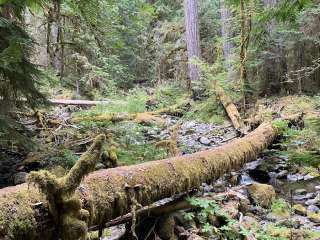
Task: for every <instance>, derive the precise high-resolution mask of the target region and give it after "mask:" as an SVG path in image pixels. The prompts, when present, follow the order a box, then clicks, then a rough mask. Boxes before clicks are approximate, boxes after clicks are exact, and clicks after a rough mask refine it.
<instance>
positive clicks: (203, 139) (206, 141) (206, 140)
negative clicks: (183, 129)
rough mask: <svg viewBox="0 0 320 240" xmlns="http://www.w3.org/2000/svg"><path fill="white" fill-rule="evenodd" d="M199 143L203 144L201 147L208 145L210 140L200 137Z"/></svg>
mask: <svg viewBox="0 0 320 240" xmlns="http://www.w3.org/2000/svg"><path fill="white" fill-rule="evenodd" d="M199 142H200V143H201V144H203V145H210V142H211V141H210V140H209V139H208V138H206V137H201V138H200V139H199Z"/></svg>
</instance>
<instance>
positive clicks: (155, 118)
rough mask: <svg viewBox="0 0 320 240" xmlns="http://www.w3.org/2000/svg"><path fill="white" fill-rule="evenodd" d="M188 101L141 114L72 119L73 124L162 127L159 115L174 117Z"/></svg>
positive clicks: (112, 114) (113, 114)
mask: <svg viewBox="0 0 320 240" xmlns="http://www.w3.org/2000/svg"><path fill="white" fill-rule="evenodd" d="M189 103H190V101H183V102H182V103H180V104H176V105H173V106H170V107H166V108H161V109H158V110H155V111H150V112H143V113H109V114H102V115H97V116H79V117H75V118H73V119H72V121H73V122H81V121H94V122H122V121H135V122H137V123H139V124H158V125H164V124H165V120H164V119H162V118H161V117H160V115H161V114H171V115H175V114H177V113H181V112H182V111H183V110H182V108H184V107H186V106H188V104H189Z"/></svg>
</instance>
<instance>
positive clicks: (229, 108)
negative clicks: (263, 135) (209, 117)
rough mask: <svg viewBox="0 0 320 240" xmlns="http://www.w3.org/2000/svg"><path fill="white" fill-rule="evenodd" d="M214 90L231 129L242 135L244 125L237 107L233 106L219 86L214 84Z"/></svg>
mask: <svg viewBox="0 0 320 240" xmlns="http://www.w3.org/2000/svg"><path fill="white" fill-rule="evenodd" d="M214 89H215V91H216V94H217V96H218V98H219V101H220V102H221V104H222V105H223V107H224V109H225V111H226V113H227V115H228V117H229V118H230V120H231V122H232V125H233V127H234V128H235V129H236V130H237V131H239V132H240V133H243V131H244V123H243V121H242V119H241V116H240V113H239V111H238V109H237V107H236V106H235V105H234V103H233V102H232V100H231V98H230V97H229V96H228V95H227V94H226V93H225V91H224V89H223V88H222V87H221V86H219V85H218V84H215V86H214Z"/></svg>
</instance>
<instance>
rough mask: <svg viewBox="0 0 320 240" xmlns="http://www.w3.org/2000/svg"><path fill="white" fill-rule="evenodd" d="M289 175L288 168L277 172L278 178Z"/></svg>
mask: <svg viewBox="0 0 320 240" xmlns="http://www.w3.org/2000/svg"><path fill="white" fill-rule="evenodd" d="M287 175H288V170H282V171H281V172H279V173H277V175H276V178H279V179H283V178H286V177H287Z"/></svg>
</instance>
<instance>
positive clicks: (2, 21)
mask: <svg viewBox="0 0 320 240" xmlns="http://www.w3.org/2000/svg"><path fill="white" fill-rule="evenodd" d="M36 3H40V1H31V0H29V1H1V2H0V138H4V139H6V140H8V141H10V140H11V141H12V142H11V143H18V144H19V142H20V143H21V140H19V138H20V139H22V138H23V135H22V134H20V133H18V131H17V129H18V128H19V129H20V130H22V129H23V128H22V127H21V126H19V124H17V123H16V122H15V119H14V118H12V114H9V112H10V111H12V109H13V108H14V107H17V106H20V107H21V103H19V101H21V99H23V100H25V103H24V104H22V106H29V107H32V108H34V107H36V106H38V105H40V104H44V103H45V102H46V100H45V97H44V96H43V95H42V94H41V93H40V92H39V91H38V89H37V88H38V87H39V83H40V81H39V79H40V77H41V76H42V75H41V72H40V70H39V69H38V68H37V66H36V65H34V64H33V63H32V62H31V60H30V57H31V54H32V50H33V45H34V42H33V40H32V39H31V38H30V36H29V35H28V33H27V32H26V31H25V30H24V29H23V28H22V26H21V23H20V22H19V20H18V19H20V20H22V12H23V10H24V8H25V7H27V6H30V5H34V4H36ZM8 16H10V19H8V18H7V17H8ZM23 130H25V129H23Z"/></svg>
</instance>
